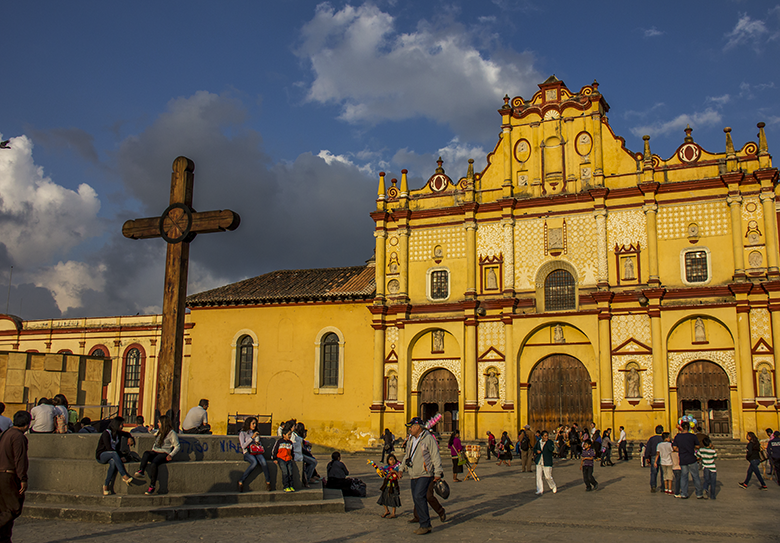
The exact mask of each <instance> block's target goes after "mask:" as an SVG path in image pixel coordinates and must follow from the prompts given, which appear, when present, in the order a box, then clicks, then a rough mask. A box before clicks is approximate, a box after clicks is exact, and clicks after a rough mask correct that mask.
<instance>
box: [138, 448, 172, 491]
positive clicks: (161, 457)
mask: <svg viewBox="0 0 780 543" xmlns="http://www.w3.org/2000/svg"><path fill="white" fill-rule="evenodd" d="M166 462H168V453H164V452H157V451H146V452H145V453H144V456H143V458H141V467H139V468H138V471H146V466H147V465H148V466H149V486H150V487H152V488H154V485H156V484H157V468H158V467H160V464H165V463H166Z"/></svg>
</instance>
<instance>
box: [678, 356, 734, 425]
mask: <svg viewBox="0 0 780 543" xmlns="http://www.w3.org/2000/svg"><path fill="white" fill-rule="evenodd" d="M677 402H678V411H679V413H678V417H681V416H683V415H691V416H693V417H694V418H695V419H696V420H697V421H699V422H701V424H702V428H703V429H704V431H705V433H708V434H720V435H730V434H731V409H730V408H729V377H728V375H726V372H725V371H723V368H721V367H720V366H718V365H717V364H715V363H714V362H708V361H706V360H699V361H696V362H691V363H690V364H688V365H687V366H685V367H684V368H683V369H682V370H681V371H680V374H679V375H678V376H677Z"/></svg>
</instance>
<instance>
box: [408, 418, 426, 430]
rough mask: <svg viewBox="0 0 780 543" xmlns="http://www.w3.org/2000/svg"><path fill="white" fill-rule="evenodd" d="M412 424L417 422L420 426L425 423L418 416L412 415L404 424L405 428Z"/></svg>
mask: <svg viewBox="0 0 780 543" xmlns="http://www.w3.org/2000/svg"><path fill="white" fill-rule="evenodd" d="M414 424H419V425H420V426H423V425H424V424H425V423H424V422H423V420H422V419H421V418H420V417H412V420H410V421H409V424H407V425H406V427H407V428H409V427H410V426H412V425H414Z"/></svg>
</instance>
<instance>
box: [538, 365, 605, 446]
mask: <svg viewBox="0 0 780 543" xmlns="http://www.w3.org/2000/svg"><path fill="white" fill-rule="evenodd" d="M590 383H591V381H590V375H588V370H587V369H585V366H583V365H582V362H580V361H579V360H577V359H576V358H574V357H571V356H568V355H564V354H556V355H552V356H548V357H547V358H545V359H544V360H542V361H541V362H539V363H538V364H537V365H536V367H535V368H534V369H533V371H532V372H531V377H530V378H529V379H528V421H529V422H528V423H529V424H530V425H531V428H532V429H533V430H547V431H548V432H552V431H554V430H555V429H556V428H557V427H558V426H559V425H561V424H572V423H574V422H576V423H577V424H579V425H580V428H582V427H587V426H585V425H586V424H588V423H590V421H592V420H593V396H592V393H591V385H590Z"/></svg>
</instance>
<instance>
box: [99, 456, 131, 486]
mask: <svg viewBox="0 0 780 543" xmlns="http://www.w3.org/2000/svg"><path fill="white" fill-rule="evenodd" d="M98 462H99V463H100V464H108V473H107V474H106V482H105V483H103V486H108V485H110V484H111V480H112V479H113V478H114V475H116V472H117V471H119V474H120V475H121V476H122V477H127V470H126V469H125V465H124V464H123V463H122V459H121V458H119V453H117V452H116V451H104V452H102V453H100V458H98Z"/></svg>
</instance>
